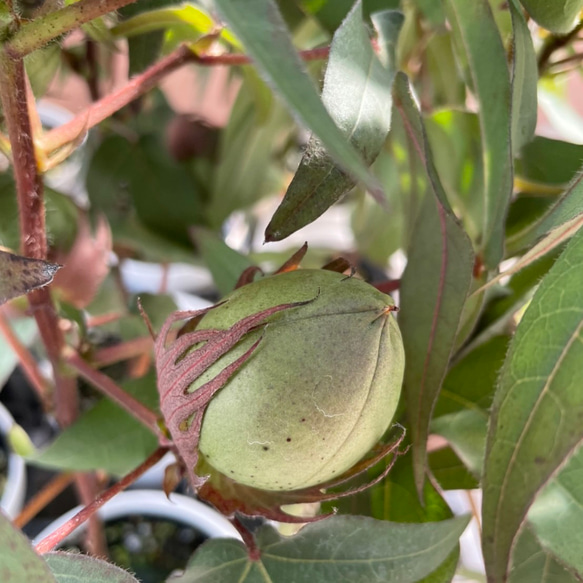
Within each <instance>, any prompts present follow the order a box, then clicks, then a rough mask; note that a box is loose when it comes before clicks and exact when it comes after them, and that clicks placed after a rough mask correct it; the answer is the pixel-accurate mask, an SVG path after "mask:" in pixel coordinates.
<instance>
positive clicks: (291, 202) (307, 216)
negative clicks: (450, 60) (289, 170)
mask: <svg viewBox="0 0 583 583" xmlns="http://www.w3.org/2000/svg"><path fill="white" fill-rule="evenodd" d="M373 22H374V23H375V25H376V28H377V30H378V31H379V41H380V43H381V46H382V49H383V52H384V54H383V57H384V59H383V60H384V65H383V64H381V61H380V60H379V58H377V56H376V55H375V53H374V51H373V49H372V46H371V43H370V39H369V37H368V33H367V31H366V29H365V27H364V24H363V22H362V10H361V5H360V3H357V4H355V6H354V8H353V9H352V10H351V12H350V13H349V15H348V16H347V18H346V20H345V21H344V22H343V23H342V26H341V27H340V28H339V29H338V30H337V32H336V34H335V35H334V39H333V40H332V45H331V47H330V58H329V60H328V66H327V68H326V76H325V78H324V89H323V90H322V101H323V102H324V105H325V106H326V107H327V109H328V111H329V112H330V115H331V116H332V119H334V121H335V122H336V123H337V124H338V126H339V127H340V129H341V130H342V132H343V133H344V134H345V136H346V139H348V140H349V141H350V142H351V143H352V144H353V145H354V147H355V148H356V149H357V150H358V151H359V152H360V153H361V154H362V156H363V158H364V160H365V162H366V163H367V164H368V165H370V164H372V162H374V160H375V159H376V157H377V156H378V154H379V152H380V150H381V148H382V146H383V144H384V142H385V139H386V136H387V133H388V131H389V128H390V126H391V105H392V100H391V84H392V81H393V77H394V74H395V46H396V42H397V37H398V35H399V30H400V28H401V25H402V22H403V15H402V14H401V13H400V12H394V11H387V12H381V13H377V14H375V15H373ZM355 183H356V181H355V180H354V179H353V177H352V176H349V175H347V174H346V173H345V172H344V171H343V169H342V168H340V167H339V166H338V165H337V164H336V163H335V161H334V159H333V158H332V156H331V155H330V154H328V153H326V151H325V149H324V148H323V145H322V142H321V141H320V140H318V139H317V138H316V137H315V136H312V138H311V139H310V142H309V144H308V147H307V149H306V152H305V153H304V156H303V157H302V160H301V162H300V166H299V168H298V170H297V172H296V174H295V175H294V178H293V180H292V182H291V184H290V185H289V188H288V189H287V192H286V194H285V197H284V199H283V201H282V203H281V204H280V206H279V208H278V209H277V210H276V212H275V214H274V215H273V218H272V219H271V221H270V223H269V225H268V227H267V229H266V231H265V239H266V241H280V240H281V239H285V238H286V237H287V236H288V235H291V234H292V233H293V232H295V231H297V230H298V229H300V228H301V227H304V226H305V225H307V224H308V223H311V222H312V221H314V220H315V219H317V218H318V217H319V216H320V215H321V214H322V213H324V211H326V210H327V209H328V208H329V207H330V206H332V204H334V203H335V202H336V201H337V200H339V199H340V198H341V197H342V196H343V195H344V194H346V193H347V192H348V191H349V190H350V189H351V188H352V187H353V186H354V185H355Z"/></svg>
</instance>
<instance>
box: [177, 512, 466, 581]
mask: <svg viewBox="0 0 583 583" xmlns="http://www.w3.org/2000/svg"><path fill="white" fill-rule="evenodd" d="M467 522H468V520H467V518H466V517H459V518H453V519H451V520H444V521H442V522H428V523H424V524H397V523H392V522H385V521H381V520H375V519H374V518H367V517H364V516H334V517H332V518H329V519H327V520H324V521H322V522H317V523H314V524H310V525H308V526H305V527H304V528H302V530H301V531H300V532H299V533H298V534H297V535H295V536H293V537H287V538H286V537H281V536H279V535H278V534H277V533H276V532H275V531H274V530H273V529H272V528H271V527H268V526H264V527H262V528H261V530H260V531H259V533H258V535H257V543H258V547H259V551H260V557H259V558H258V559H257V560H251V559H250V558H249V555H248V554H247V551H246V549H245V547H244V546H243V545H242V544H241V543H239V542H237V541H228V540H217V539H214V540H210V541H207V542H206V543H204V544H203V545H202V547H200V549H199V550H198V551H197V552H196V553H195V555H194V556H193V558H192V560H191V563H190V565H189V566H188V567H187V569H186V572H185V573H184V575H182V576H181V577H178V578H177V579H176V580H175V581H176V583H194V582H196V583H211V582H215V581H239V582H240V583H255V582H258V583H259V582H261V583H265V582H266V581H274V582H275V581H277V582H278V583H291V582H292V581H317V582H318V583H333V582H334V583H336V582H337V581H340V580H342V581H362V582H364V581H366V582H367V583H375V582H376V583H386V582H387V581H399V583H413V582H415V581H419V579H421V578H422V577H425V576H426V575H428V574H429V573H431V572H432V571H434V570H435V569H437V568H438V567H439V566H440V565H441V564H442V563H443V562H444V561H445V560H446V559H447V558H448V556H449V555H450V553H451V552H452V551H453V549H454V548H455V546H456V545H457V541H458V539H459V537H460V535H461V533H462V532H463V530H464V529H465V527H466V525H467Z"/></svg>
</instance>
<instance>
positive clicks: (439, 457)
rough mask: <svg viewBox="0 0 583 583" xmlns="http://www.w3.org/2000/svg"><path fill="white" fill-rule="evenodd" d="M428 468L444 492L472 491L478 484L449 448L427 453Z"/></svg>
mask: <svg viewBox="0 0 583 583" xmlns="http://www.w3.org/2000/svg"><path fill="white" fill-rule="evenodd" d="M429 467H430V469H431V473H432V474H433V476H434V478H435V479H436V480H437V482H438V484H439V485H440V486H441V488H443V489H444V490H473V489H475V488H478V487H479V483H478V481H477V480H476V478H475V477H474V476H472V474H470V472H469V471H468V469H467V467H466V466H465V464H464V463H463V462H462V461H461V460H460V458H459V457H458V455H457V454H456V453H455V451H453V449H452V448H451V447H444V448H441V449H438V450H435V451H432V452H430V453H429Z"/></svg>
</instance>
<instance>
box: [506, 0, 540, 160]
mask: <svg viewBox="0 0 583 583" xmlns="http://www.w3.org/2000/svg"><path fill="white" fill-rule="evenodd" d="M508 7H509V9H510V13H511V14H512V31H513V35H512V57H513V59H512V127H511V143H512V153H513V155H516V154H518V152H519V151H520V149H521V148H522V147H523V146H524V145H525V144H528V142H530V141H531V140H532V138H533V136H534V130H535V127H536V114H537V100H536V91H537V82H538V65H537V62H536V54H535V52H534V46H533V44H532V37H531V35H530V30H528V26H527V24H526V20H525V19H524V15H523V13H522V10H521V9H520V7H518V6H517V3H516V0H510V2H509V3H508Z"/></svg>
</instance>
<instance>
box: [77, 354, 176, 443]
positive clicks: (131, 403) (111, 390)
mask: <svg viewBox="0 0 583 583" xmlns="http://www.w3.org/2000/svg"><path fill="white" fill-rule="evenodd" d="M65 361H66V362H67V364H69V365H70V366H71V367H72V368H73V369H75V371H76V372H77V373H79V375H80V376H82V377H83V378H84V379H85V380H86V381H88V382H90V383H91V384H92V385H93V386H94V387H96V388H97V389H99V390H100V391H101V392H102V393H103V394H104V395H106V396H107V397H109V398H110V399H111V400H112V401H114V402H115V403H117V404H118V405H119V406H120V407H122V408H123V409H125V410H126V411H127V412H128V413H129V414H130V415H131V416H132V417H133V418H134V419H137V420H138V421H140V422H141V423H142V425H144V426H145V427H147V428H148V429H149V430H150V431H151V432H152V433H154V435H156V436H157V437H160V438H162V437H164V436H163V435H162V432H161V429H160V427H159V425H158V415H156V413H154V411H151V410H150V409H148V407H146V406H145V405H142V403H140V402H139V401H138V400H137V399H134V397H132V396H131V395H130V394H129V393H127V392H126V391H124V390H123V389H122V388H121V387H119V386H118V385H116V384H115V383H114V382H113V381H112V380H111V379H110V378H109V377H108V376H107V375H105V374H103V373H102V372H99V371H98V370H95V369H94V368H93V367H92V366H91V365H90V364H88V363H87V362H85V361H84V360H83V359H82V358H81V357H80V356H79V355H78V354H77V353H76V352H73V351H71V352H70V353H69V354H67V355H66V356H65Z"/></svg>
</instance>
